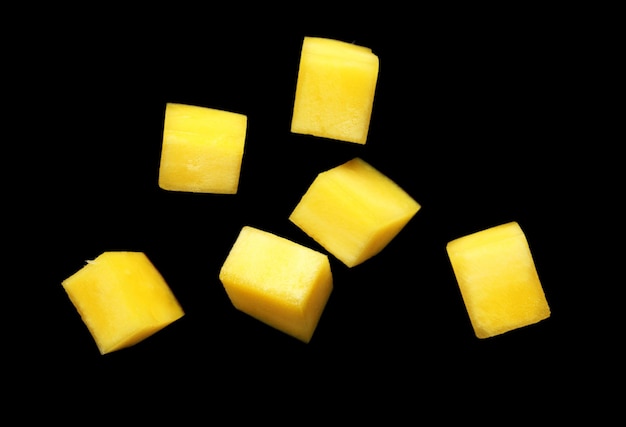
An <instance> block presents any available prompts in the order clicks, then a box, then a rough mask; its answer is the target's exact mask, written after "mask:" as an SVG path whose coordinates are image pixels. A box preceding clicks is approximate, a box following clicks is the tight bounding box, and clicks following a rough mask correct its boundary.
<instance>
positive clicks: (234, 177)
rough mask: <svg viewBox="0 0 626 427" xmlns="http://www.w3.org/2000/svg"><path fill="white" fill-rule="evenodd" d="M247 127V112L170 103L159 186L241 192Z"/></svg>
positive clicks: (163, 187)
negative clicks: (241, 173)
mask: <svg viewBox="0 0 626 427" xmlns="http://www.w3.org/2000/svg"><path fill="white" fill-rule="evenodd" d="M246 128H247V116H245V115H243V114H239V113H231V112H228V111H223V110H216V109H213V108H205V107H198V106H194V105H183V104H175V103H168V104H167V105H166V109H165V122H164V128H163V145H162V151H161V163H160V166H159V186H160V187H161V188H162V189H164V190H171V191H187V192H194V193H217V194H235V193H237V190H238V188H239V176H240V172H241V163H242V160H243V153H244V145H245V139H246Z"/></svg>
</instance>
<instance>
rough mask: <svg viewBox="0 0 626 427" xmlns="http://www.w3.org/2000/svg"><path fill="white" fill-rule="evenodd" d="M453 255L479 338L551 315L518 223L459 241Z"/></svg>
mask: <svg viewBox="0 0 626 427" xmlns="http://www.w3.org/2000/svg"><path fill="white" fill-rule="evenodd" d="M447 252H448V255H449V258H450V262H451V264H452V267H453V270H454V273H455V275H456V279H457V282H458V285H459V288H460V290H461V294H462V297H463V300H464V303H465V307H466V309H467V312H468V314H469V317H470V321H471V323H472V326H473V328H474V332H475V334H476V336H477V337H478V338H488V337H492V336H494V335H498V334H502V333H504V332H508V331H510V330H513V329H517V328H520V327H522V326H526V325H530V324H533V323H537V322H539V321H540V320H543V319H546V318H547V317H549V316H550V308H549V306H548V303H547V301H546V297H545V295H544V292H543V288H542V286H541V283H540V281H539V276H538V274H537V271H536V269H535V264H534V261H533V258H532V255H531V252H530V248H529V245H528V242H527V240H526V236H525V235H524V232H523V231H522V229H521V228H520V226H519V224H518V223H517V222H510V223H507V224H503V225H499V226H496V227H492V228H489V229H486V230H483V231H479V232H477V233H473V234H470V235H467V236H464V237H461V238H459V239H456V240H453V241H451V242H450V243H448V245H447Z"/></svg>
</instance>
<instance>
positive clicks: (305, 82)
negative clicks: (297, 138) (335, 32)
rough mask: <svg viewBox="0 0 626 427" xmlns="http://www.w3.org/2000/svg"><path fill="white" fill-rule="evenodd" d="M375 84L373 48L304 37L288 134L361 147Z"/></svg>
mask: <svg viewBox="0 0 626 427" xmlns="http://www.w3.org/2000/svg"><path fill="white" fill-rule="evenodd" d="M377 80H378V57H377V56H376V55H375V54H374V53H372V50H371V49H369V48H366V47H363V46H357V45H354V44H351V43H346V42H342V41H339V40H332V39H326V38H320V37H305V38H304V42H303V44H302V52H301V56H300V66H299V69H298V78H297V82H296V94H295V102H294V107H293V117H292V121H291V132H293V133H300V134H308V135H313V136H318V137H325V138H330V139H336V140H340V141H346V142H353V143H357V144H365V142H366V141H367V134H368V131H369V125H370V119H371V115H372V108H373V104H374V93H375V91H376V82H377Z"/></svg>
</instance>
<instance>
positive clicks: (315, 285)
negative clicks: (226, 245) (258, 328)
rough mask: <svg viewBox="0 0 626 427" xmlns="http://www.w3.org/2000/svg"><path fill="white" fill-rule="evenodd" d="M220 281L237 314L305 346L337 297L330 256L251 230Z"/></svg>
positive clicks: (228, 261)
mask: <svg viewBox="0 0 626 427" xmlns="http://www.w3.org/2000/svg"><path fill="white" fill-rule="evenodd" d="M220 281H221V282H222V284H223V285H224V288H225V290H226V293H227V294H228V296H229V298H230V300H231V302H232V303H233V305H234V306H235V307H236V308H237V309H239V310H240V311H242V312H245V313H247V314H249V315H250V316H252V317H255V318H256V319H258V320H260V321H262V322H264V323H266V324H268V325H270V326H272V327H274V328H276V329H278V330H280V331H282V332H285V333H287V334H289V335H292V336H294V337H296V338H298V339H299V340H301V341H304V342H309V341H310V339H311V337H312V335H313V332H314V331H315V328H316V327H317V324H318V321H319V319H320V317H321V314H322V311H323V309H324V307H325V305H326V302H327V300H328V298H329V296H330V293H331V291H332V275H331V271H330V263H329V261H328V257H327V256H326V255H324V254H322V253H320V252H317V251H315V250H313V249H309V248H307V247H304V246H302V245H300V244H297V243H295V242H293V241H291V240H288V239H285V238H283V237H279V236H276V235H274V234H272V233H268V232H266V231H263V230H259V229H257V228H254V227H249V226H245V227H243V228H242V230H241V232H240V234H239V236H238V237H237V240H236V241H235V243H234V245H233V247H232V249H231V251H230V253H229V254H228V257H227V258H226V261H225V262H224V264H223V266H222V268H221V270H220Z"/></svg>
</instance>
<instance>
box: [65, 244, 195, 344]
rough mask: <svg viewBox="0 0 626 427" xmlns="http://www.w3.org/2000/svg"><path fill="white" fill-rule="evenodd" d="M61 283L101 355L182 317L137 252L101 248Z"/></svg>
mask: <svg viewBox="0 0 626 427" xmlns="http://www.w3.org/2000/svg"><path fill="white" fill-rule="evenodd" d="M62 285H63V288H64V289H65V291H66V292H67V294H68V296H69V298H70V300H71V301H72V303H73V304H74V306H75V307H76V310H77V311H78V313H79V314H80V316H81V318H82V320H83V322H84V323H85V325H86V326H87V328H88V329H89V331H90V332H91V335H92V336H93V338H94V340H95V342H96V344H97V346H98V349H99V350H100V353H101V354H106V353H110V352H112V351H116V350H119V349H122V348H125V347H129V346H131V345H134V344H136V343H138V342H140V341H142V340H143V339H145V338H147V337H149V336H150V335H153V334H154V333H156V332H157V331H159V330H161V329H163V328H164V327H166V326H167V325H169V324H170V323H172V322H174V321H175V320H178V319H179V318H181V317H182V316H183V315H184V312H183V309H182V307H181V306H180V304H179V303H178V301H177V300H176V297H175V296H174V294H173V293H172V291H171V289H170V288H169V286H168V285H167V283H166V282H165V280H164V279H163V277H162V276H161V274H160V273H159V272H158V271H157V269H156V268H155V267H154V265H153V264H152V263H151V262H150V260H149V259H148V257H147V256H146V255H145V254H144V253H142V252H104V253H103V254H101V255H100V256H98V257H97V258H96V259H94V260H91V261H88V262H87V264H86V265H85V266H84V267H83V268H81V269H80V270H78V271H77V272H76V273H74V274H73V275H72V276H70V277H68V278H67V279H65V280H64V281H63V283H62Z"/></svg>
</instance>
